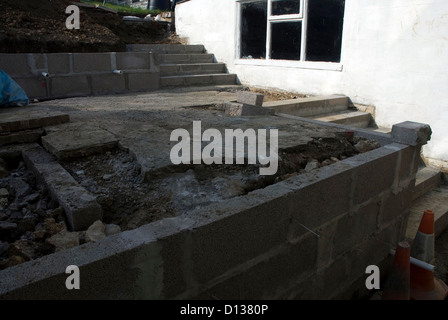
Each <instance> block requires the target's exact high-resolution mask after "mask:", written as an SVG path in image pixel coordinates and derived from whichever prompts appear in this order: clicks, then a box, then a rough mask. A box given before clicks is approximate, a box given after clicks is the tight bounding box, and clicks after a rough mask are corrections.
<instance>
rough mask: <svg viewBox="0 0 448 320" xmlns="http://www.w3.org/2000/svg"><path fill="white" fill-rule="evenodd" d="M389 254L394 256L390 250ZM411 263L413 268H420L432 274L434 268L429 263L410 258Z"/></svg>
mask: <svg viewBox="0 0 448 320" xmlns="http://www.w3.org/2000/svg"><path fill="white" fill-rule="evenodd" d="M390 254H391V255H393V256H394V255H395V250H393V249H392V250H390ZM411 263H412V264H413V265H414V266H417V267H420V268H422V269H425V270H428V271H432V272H434V268H435V267H434V266H433V265H432V264H429V263H427V262H425V261H422V260H418V259H415V258H413V257H411Z"/></svg>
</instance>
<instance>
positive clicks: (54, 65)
mask: <svg viewBox="0 0 448 320" xmlns="http://www.w3.org/2000/svg"><path fill="white" fill-rule="evenodd" d="M71 58H72V56H71V54H69V53H48V54H47V62H48V73H49V74H50V75H61V74H68V73H70V59H71Z"/></svg>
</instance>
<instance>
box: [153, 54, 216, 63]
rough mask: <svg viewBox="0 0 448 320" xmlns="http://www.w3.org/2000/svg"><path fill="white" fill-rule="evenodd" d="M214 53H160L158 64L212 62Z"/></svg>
mask: <svg viewBox="0 0 448 320" xmlns="http://www.w3.org/2000/svg"><path fill="white" fill-rule="evenodd" d="M214 58H215V57H214V55H213V54H210V53H192V54H171V53H169V54H162V55H160V64H185V63H213V62H214Z"/></svg>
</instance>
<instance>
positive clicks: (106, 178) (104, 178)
mask: <svg viewBox="0 0 448 320" xmlns="http://www.w3.org/2000/svg"><path fill="white" fill-rule="evenodd" d="M113 176H114V175H113V174H109V173H106V174H105V175H104V176H103V180H110V179H112V177H113Z"/></svg>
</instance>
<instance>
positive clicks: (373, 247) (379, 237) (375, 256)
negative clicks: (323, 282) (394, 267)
mask: <svg viewBox="0 0 448 320" xmlns="http://www.w3.org/2000/svg"><path fill="white" fill-rule="evenodd" d="M402 223H403V222H402V221H401V220H397V222H396V223H394V224H392V225H390V226H388V227H387V228H385V229H383V230H381V231H380V232H378V233H377V234H375V236H373V237H370V238H368V239H366V240H365V241H364V242H362V243H360V244H359V245H357V246H356V247H353V249H352V250H351V251H350V252H349V253H348V254H347V261H349V262H350V272H349V275H350V279H349V281H350V282H351V281H353V280H356V279H358V278H360V277H364V279H365V277H366V273H365V272H366V268H367V266H369V265H377V266H379V265H381V263H382V262H383V261H384V260H385V259H388V257H389V252H390V250H391V249H395V248H396V245H397V243H398V241H401V240H403V238H402V236H403V235H404V234H403V233H402V232H401V230H402ZM381 270H383V269H381Z"/></svg>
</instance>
